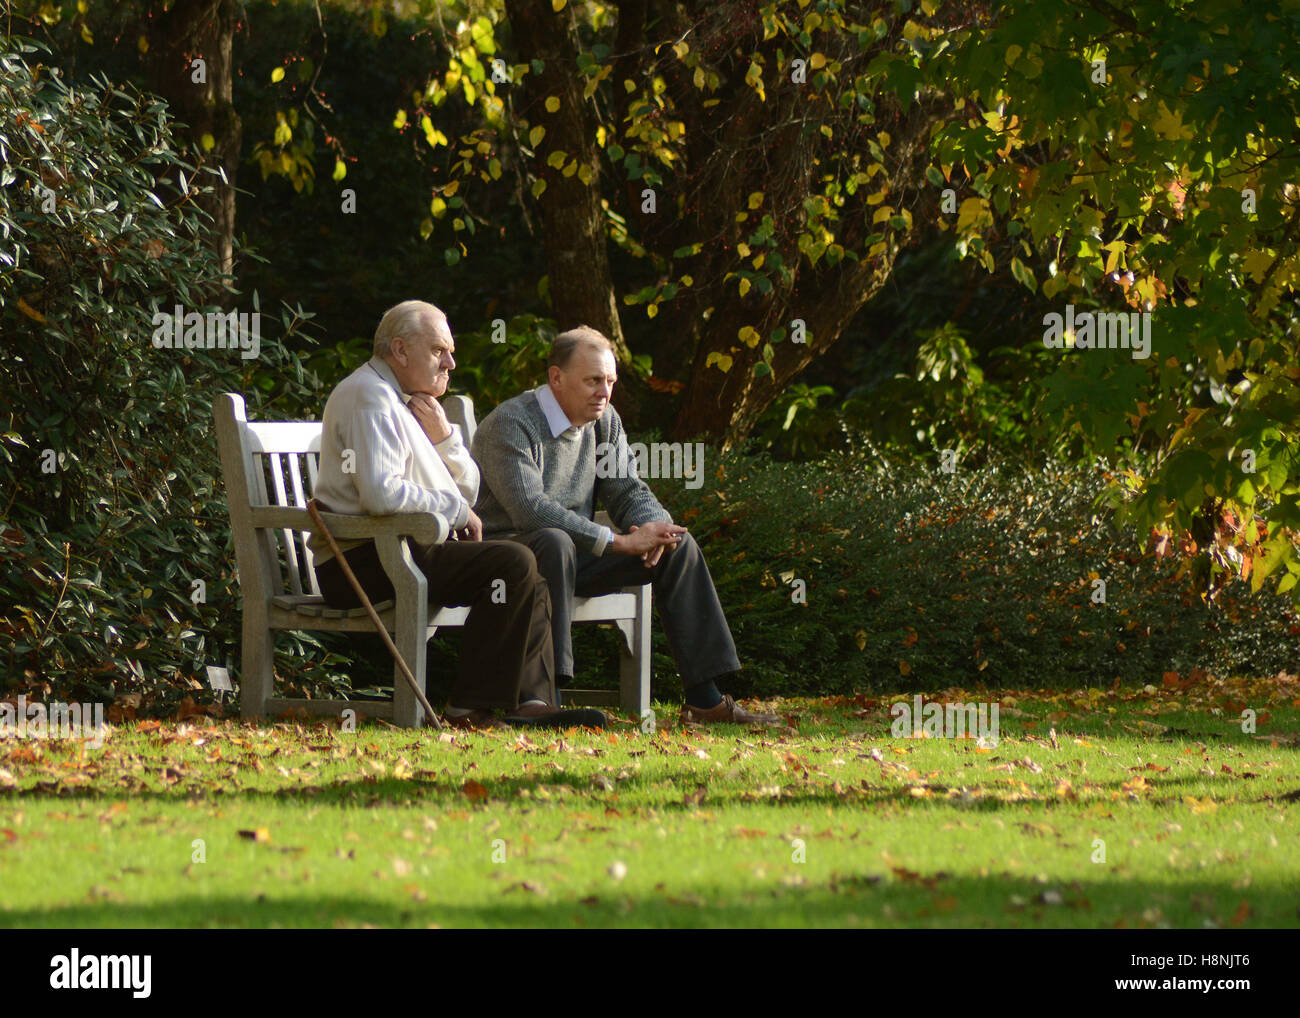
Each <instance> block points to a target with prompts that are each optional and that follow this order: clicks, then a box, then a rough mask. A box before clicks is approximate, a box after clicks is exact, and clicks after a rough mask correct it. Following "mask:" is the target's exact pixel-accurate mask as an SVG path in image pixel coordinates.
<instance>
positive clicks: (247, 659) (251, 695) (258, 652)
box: [239, 609, 275, 719]
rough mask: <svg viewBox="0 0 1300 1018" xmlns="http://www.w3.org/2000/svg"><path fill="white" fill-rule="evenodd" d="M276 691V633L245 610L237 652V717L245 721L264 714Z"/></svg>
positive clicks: (262, 619) (264, 622)
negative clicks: (241, 638)
mask: <svg viewBox="0 0 1300 1018" xmlns="http://www.w3.org/2000/svg"><path fill="white" fill-rule="evenodd" d="M274 692H275V634H274V633H273V632H272V631H271V629H270V627H269V626H268V625H267V624H266V619H264V618H259V617H256V613H252V614H250V613H249V611H248V610H247V609H245V611H244V624H243V647H242V649H241V651H240V672H239V714H240V716H241V717H243V718H245V719H253V718H260V717H263V716H265V714H266V701H267V700H269V699H270V698H271V695H272V694H273V693H274Z"/></svg>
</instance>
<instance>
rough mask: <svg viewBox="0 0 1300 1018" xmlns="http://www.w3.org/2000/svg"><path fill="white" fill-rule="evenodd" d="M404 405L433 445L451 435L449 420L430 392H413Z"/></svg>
mask: <svg viewBox="0 0 1300 1018" xmlns="http://www.w3.org/2000/svg"><path fill="white" fill-rule="evenodd" d="M406 405H407V407H408V408H409V409H410V411H411V413H412V414H414V415H415V419H416V421H417V422H419V425H420V429H421V430H422V431H423V432H424V433H425V434H426V435H428V436H429V441H430V442H432V443H433V444H434V445H437V444H438V443H439V442H442V441H445V440H446V439H447V438H449V437H450V436H451V422H450V421H449V420H447V415H446V414H445V413H443V410H442V404H440V403H439V402H438V401H437V400H436V399H434V398H433V395H432V393H428V392H417V393H414V394H413V395H412V396H411V400H410V402H409V403H407V404H406Z"/></svg>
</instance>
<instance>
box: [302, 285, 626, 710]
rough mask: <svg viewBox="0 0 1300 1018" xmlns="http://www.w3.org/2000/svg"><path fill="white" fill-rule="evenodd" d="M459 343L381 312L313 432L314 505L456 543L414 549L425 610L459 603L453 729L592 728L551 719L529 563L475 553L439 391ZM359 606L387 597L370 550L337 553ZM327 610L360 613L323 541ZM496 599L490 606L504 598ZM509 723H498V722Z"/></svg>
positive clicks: (465, 478) (477, 536) (468, 480)
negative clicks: (464, 612) (365, 351)
mask: <svg viewBox="0 0 1300 1018" xmlns="http://www.w3.org/2000/svg"><path fill="white" fill-rule="evenodd" d="M454 351H455V341H454V340H453V338H452V334H451V328H450V327H449V326H448V324H447V316H446V315H445V314H443V312H442V311H441V310H439V309H438V308H437V307H435V306H434V305H432V304H428V303H425V302H424V301H417V300H408V301H403V302H402V303H401V304H398V305H396V306H395V307H392V308H389V310H388V311H387V312H386V313H385V314H384V316H383V319H382V320H381V321H380V323H379V327H378V328H377V329H376V330H375V345H374V356H372V357H371V358H370V360H369V361H367V362H366V363H365V364H363V365H362V366H361V367H360V368H358V369H357V370H356V371H354V372H352V374H350V375H349V376H348V377H347V378H345V379H344V380H343V381H342V382H340V383H339V385H338V387H337V388H336V389H335V390H334V391H333V393H331V394H330V397H329V399H328V401H327V402H326V404H325V412H324V415H323V417H322V421H321V451H320V470H319V476H318V479H317V482H316V490H315V493H314V494H315V497H316V500H317V501H318V502H319V503H320V505H321V508H322V509H326V510H328V511H329V512H335V513H351V514H355V515H372V516H385V515H389V514H393V513H435V514H437V515H439V516H441V517H442V518H443V519H445V520H446V521H447V524H448V526H449V527H450V528H451V529H452V530H453V531H454V532H455V535H454V536H455V537H456V538H457V539H455V540H449V541H447V542H446V543H444V544H436V545H418V544H417V545H414V546H413V548H412V557H413V558H414V560H415V562H416V563H417V564H418V566H419V567H420V569H421V570H422V571H423V572H424V574H425V576H426V577H427V578H428V584H429V585H428V594H429V603H430V604H438V605H444V606H448V605H458V606H460V605H467V606H469V608H470V612H469V618H468V619H467V621H466V623H465V636H464V641H463V644H462V648H461V659H460V667H459V671H458V676H457V679H456V683H455V685H454V687H453V688H452V691H451V696H450V698H449V701H448V707H447V710H446V715H447V718H448V720H450V721H451V723H452V724H454V725H456V726H458V727H466V728H477V727H487V726H490V725H493V724H496V723H498V722H499V721H500V720H504V721H505V722H506V723H509V724H521V725H545V726H559V725H566V726H567V725H593V726H596V727H603V726H604V724H605V723H606V721H607V720H608V719H607V718H606V717H605V715H604V714H603V713H602V712H600V711H598V710H563V711H562V710H559V709H557V707H556V704H557V703H558V698H557V696H556V688H555V665H554V652H553V650H552V645H551V604H550V596H549V592H548V590H547V585H546V581H545V580H544V579H543V578H542V576H541V574H540V573H539V572H538V571H537V562H536V559H535V558H534V557H533V553H532V552H531V551H530V550H529V549H528V548H526V547H524V546H523V545H521V544H519V543H517V542H514V541H484V540H483V539H482V533H483V526H482V523H481V522H480V520H479V518H478V516H477V515H475V513H474V510H473V508H472V506H473V504H474V500H475V498H476V497H477V495H478V487H479V472H478V468H477V467H476V466H475V464H474V461H473V460H472V459H471V458H470V455H469V452H468V450H467V449H466V448H465V445H464V443H463V442H462V441H461V438H460V435H459V433H458V432H457V431H456V429H455V428H453V427H452V426H451V424H450V423H449V422H448V420H447V417H446V415H445V414H444V413H443V410H442V407H441V406H440V405H439V403H438V398H439V397H441V396H442V395H444V394H445V393H446V391H447V382H448V379H449V376H450V372H451V371H452V369H453V368H455V366H456V362H455V360H454V358H453V356H452V354H453V352H454ZM340 551H342V552H343V554H344V556H345V557H346V558H347V560H348V564H349V566H351V568H352V571H353V573H355V574H356V577H357V579H358V580H359V581H360V583H361V586H362V589H363V590H365V592H366V596H367V597H369V598H370V599H371V600H372V601H382V600H385V599H387V598H391V597H393V594H394V591H393V585H392V582H391V581H390V580H389V578H388V575H387V574H386V573H385V571H384V567H383V565H382V563H381V562H380V560H379V553H378V551H377V550H376V548H375V545H374V542H373V541H347V542H341V543H340ZM312 554H313V556H314V558H315V561H316V563H317V564H316V578H317V580H318V581H319V583H320V589H321V594H322V595H323V596H324V597H325V601H326V603H328V604H329V605H330V606H331V607H335V608H354V607H356V606H357V605H358V604H359V600H358V598H357V597H356V594H355V592H354V591H353V589H352V587H351V586H350V585H349V583H348V582H347V578H346V577H345V576H344V573H343V569H342V567H341V566H340V565H339V563H338V562H337V561H336V560H335V559H334V557H333V555H332V554H331V552H330V550H329V548H328V547H327V546H326V545H325V543H324V541H320V540H317V539H316V538H315V537H313V539H312ZM499 581H501V582H504V595H505V596H504V598H501V597H500V596H494V594H498V595H499V593H500V592H501V582H499ZM498 710H501V711H505V712H506V716H505V717H504V718H500V719H499V718H498V717H497V716H496V715H495V714H494V711H498Z"/></svg>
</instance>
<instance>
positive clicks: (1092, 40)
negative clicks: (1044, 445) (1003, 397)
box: [927, 0, 1300, 603]
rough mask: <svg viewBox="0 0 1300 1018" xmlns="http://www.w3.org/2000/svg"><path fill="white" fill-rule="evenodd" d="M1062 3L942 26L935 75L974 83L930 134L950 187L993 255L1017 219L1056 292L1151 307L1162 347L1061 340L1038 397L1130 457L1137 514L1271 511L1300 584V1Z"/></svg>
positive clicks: (1021, 265) (1201, 516)
mask: <svg viewBox="0 0 1300 1018" xmlns="http://www.w3.org/2000/svg"><path fill="white" fill-rule="evenodd" d="M1064 11H1065V12H1066V13H1062V7H1061V6H1060V5H1056V6H1047V5H1043V4H1038V3H1022V2H1013V3H1008V4H1004V5H1002V6H1001V8H1000V12H999V16H998V18H997V21H996V22H995V23H994V24H992V25H991V26H980V27H979V28H978V29H976V28H974V27H961V28H959V29H957V30H956V31H953V32H949V33H945V34H943V46H942V47H941V48H940V50H936V53H935V58H934V59H933V60H932V61H930V62H929V63H928V65H927V80H928V81H929V82H930V83H931V85H932V86H933V87H935V88H944V89H946V88H950V87H951V85H952V83H960V87H961V89H962V90H963V92H964V95H965V97H967V98H968V99H969V100H970V101H969V102H967V103H966V104H965V106H964V113H963V115H962V116H959V117H955V118H953V119H952V120H951V122H950V123H948V124H947V125H946V126H945V127H944V128H943V129H942V130H941V131H939V132H938V133H937V134H936V135H935V138H934V143H933V152H934V155H935V157H936V161H937V162H938V163H939V164H940V168H941V169H942V171H943V172H942V174H937V173H936V175H937V176H939V177H941V179H939V180H938V181H937V186H951V187H953V188H954V189H955V190H956V192H957V194H958V195H959V196H961V198H962V201H961V205H960V208H959V211H958V216H957V221H956V223H955V237H956V242H957V246H958V249H959V250H960V251H961V253H962V254H963V255H966V256H969V257H975V258H978V259H980V261H981V262H982V263H983V264H984V265H985V266H986V267H987V268H988V269H989V270H990V271H992V270H993V269H994V267H995V264H994V259H993V256H992V253H991V252H990V250H989V249H988V248H987V247H986V246H985V243H984V241H985V236H986V235H987V234H991V233H993V232H995V231H998V232H1000V231H1003V230H1005V232H1006V234H1008V235H1012V236H1015V237H1016V238H1017V241H1018V243H1019V245H1020V251H1019V252H1018V254H1017V257H1014V258H1012V259H1011V260H1010V270H1011V271H1012V273H1013V274H1014V275H1015V277H1016V278H1017V279H1018V280H1020V281H1021V282H1022V283H1023V284H1024V285H1025V286H1026V287H1027V288H1029V289H1030V290H1034V289H1035V288H1036V287H1037V286H1038V281H1037V278H1036V276H1035V274H1034V272H1033V271H1032V270H1031V269H1030V268H1029V265H1027V264H1026V262H1029V263H1030V264H1036V263H1037V264H1043V265H1045V268H1046V272H1045V273H1044V274H1042V275H1041V277H1038V278H1041V291H1042V294H1043V296H1045V297H1047V298H1049V299H1053V300H1056V301H1058V302H1060V303H1059V306H1058V308H1057V310H1063V309H1064V305H1065V304H1066V303H1067V302H1071V303H1074V304H1076V305H1078V306H1079V307H1080V309H1081V310H1082V309H1085V308H1086V309H1093V308H1097V309H1110V308H1117V309H1119V310H1123V311H1129V310H1138V311H1142V312H1149V313H1150V314H1151V319H1152V321H1151V334H1152V345H1153V349H1152V350H1151V353H1150V356H1149V357H1147V358H1144V359H1134V358H1133V357H1132V356H1130V352H1129V351H1128V350H1112V351H1095V350H1094V351H1090V352H1087V353H1083V352H1079V351H1075V352H1074V353H1073V354H1071V353H1070V352H1069V351H1068V350H1062V351H1058V358H1059V365H1058V367H1057V369H1056V371H1055V373H1054V374H1053V376H1052V377H1050V378H1048V379H1046V380H1045V381H1044V383H1043V385H1044V388H1045V390H1046V391H1045V397H1044V399H1043V401H1042V403H1041V412H1042V413H1043V414H1044V415H1045V416H1048V417H1051V418H1053V419H1055V420H1057V421H1059V423H1060V425H1061V426H1062V427H1063V428H1064V429H1068V430H1069V431H1072V432H1074V433H1076V434H1077V435H1078V437H1079V438H1080V439H1081V440H1082V442H1083V445H1084V455H1085V456H1101V457H1105V458H1106V459H1108V460H1109V461H1110V462H1112V463H1117V462H1124V461H1126V460H1129V461H1131V462H1132V466H1133V472H1132V474H1131V475H1127V476H1126V481H1127V482H1132V483H1131V484H1126V488H1125V490H1126V492H1127V493H1128V494H1129V495H1130V496H1131V497H1129V498H1128V499H1126V500H1125V501H1124V502H1122V503H1119V505H1120V509H1121V513H1120V515H1121V519H1122V520H1125V521H1129V522H1132V523H1133V524H1134V525H1135V526H1136V527H1137V529H1138V530H1139V531H1140V532H1145V531H1147V530H1148V529H1151V528H1154V529H1155V530H1156V531H1157V532H1162V533H1169V532H1170V531H1173V532H1175V533H1176V532H1178V531H1181V530H1186V529H1191V528H1193V526H1195V525H1197V524H1198V523H1199V524H1203V523H1206V522H1208V523H1209V524H1210V525H1211V526H1214V525H1215V524H1216V520H1215V514H1216V513H1221V512H1223V511H1225V510H1226V511H1229V512H1231V513H1232V514H1234V515H1235V516H1238V517H1241V518H1245V519H1248V520H1249V519H1253V518H1254V517H1255V515H1256V514H1258V515H1260V516H1261V517H1263V518H1264V519H1265V520H1266V525H1267V535H1268V542H1267V543H1268V547H1269V549H1270V550H1269V553H1268V554H1267V555H1266V556H1264V559H1263V561H1262V566H1263V572H1262V573H1255V574H1254V575H1253V577H1252V583H1254V584H1255V585H1256V587H1258V586H1259V584H1262V582H1263V581H1264V579H1265V577H1266V576H1267V575H1268V574H1269V573H1276V574H1277V575H1278V576H1280V577H1281V579H1280V582H1279V589H1281V590H1283V591H1285V590H1288V589H1290V590H1292V591H1293V596H1294V597H1295V598H1296V599H1297V603H1300V587H1297V581H1298V580H1300V557H1297V549H1296V534H1297V532H1298V531H1300V445H1297V442H1296V425H1297V423H1298V422H1300V384H1298V383H1300V372H1297V370H1296V368H1295V355H1294V348H1295V337H1296V318H1295V298H1296V293H1297V291H1298V290H1300V247H1298V245H1297V241H1298V239H1300V232H1298V231H1297V224H1298V223H1300V204H1297V200H1296V199H1297V194H1296V190H1295V186H1294V183H1293V178H1294V168H1295V167H1294V155H1293V152H1292V151H1291V149H1290V147H1289V145H1290V142H1289V139H1290V138H1291V137H1292V136H1293V134H1294V130H1295V124H1296V122H1297V118H1298V117H1300V105H1298V104H1297V91H1296V87H1295V84H1296V82H1295V74H1294V69H1293V68H1292V65H1291V63H1288V61H1289V60H1290V58H1291V56H1292V50H1293V49H1294V41H1295V38H1296V35H1297V33H1300V9H1296V8H1295V7H1294V5H1292V6H1291V7H1290V8H1289V9H1288V10H1286V11H1281V10H1273V9H1271V8H1261V7H1250V8H1245V9H1242V8H1240V7H1238V6H1237V5H1235V4H1233V3H1230V2H1226V0H1206V2H1201V3H1197V4H1193V5H1186V4H1174V3H1170V2H1168V0H1142V2H1138V3H1132V4H1126V5H1124V6H1123V7H1122V8H1121V7H1118V6H1114V5H1099V4H1086V3H1071V4H1066V5H1064ZM1229 25H1230V26H1231V29H1230V30H1229V29H1228V28H1227V26H1229ZM995 153H996V158H995ZM995 212H996V217H995ZM995 218H996V220H997V226H996V227H995V226H994V223H995ZM940 222H941V225H943V226H945V227H947V226H948V224H947V223H946V222H945V221H943V219H942V218H941V220H940ZM1070 342H1072V337H1068V338H1067V343H1070ZM1139 446H1141V449H1142V454H1143V455H1142V456H1141V457H1139V456H1138V455H1135V452H1136V450H1137V448H1138V447H1139ZM1247 451H1249V455H1250V456H1251V457H1253V458H1254V460H1255V466H1254V470H1253V472H1252V471H1251V470H1250V469H1248V468H1247V467H1246V466H1245V465H1244V464H1243V457H1245V456H1246V455H1247ZM1282 570H1284V572H1283V571H1282Z"/></svg>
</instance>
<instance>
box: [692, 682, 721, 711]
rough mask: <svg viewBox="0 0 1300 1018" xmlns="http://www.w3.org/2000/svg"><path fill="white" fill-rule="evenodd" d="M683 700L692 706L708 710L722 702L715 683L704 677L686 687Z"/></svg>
mask: <svg viewBox="0 0 1300 1018" xmlns="http://www.w3.org/2000/svg"><path fill="white" fill-rule="evenodd" d="M685 700H686V702H687V703H688V704H689V705H690V706H692V707H698V708H700V710H708V709H709V708H710V707H716V706H717V705H718V704H720V703H721V702H722V694H721V693H719V692H718V687H717V684H716V683H715V682H714V681H713V680H712V679H705V680H704V681H703V682H697V683H696V684H695V685H693V686H690V687H688V688H687V690H686V695H685Z"/></svg>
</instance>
